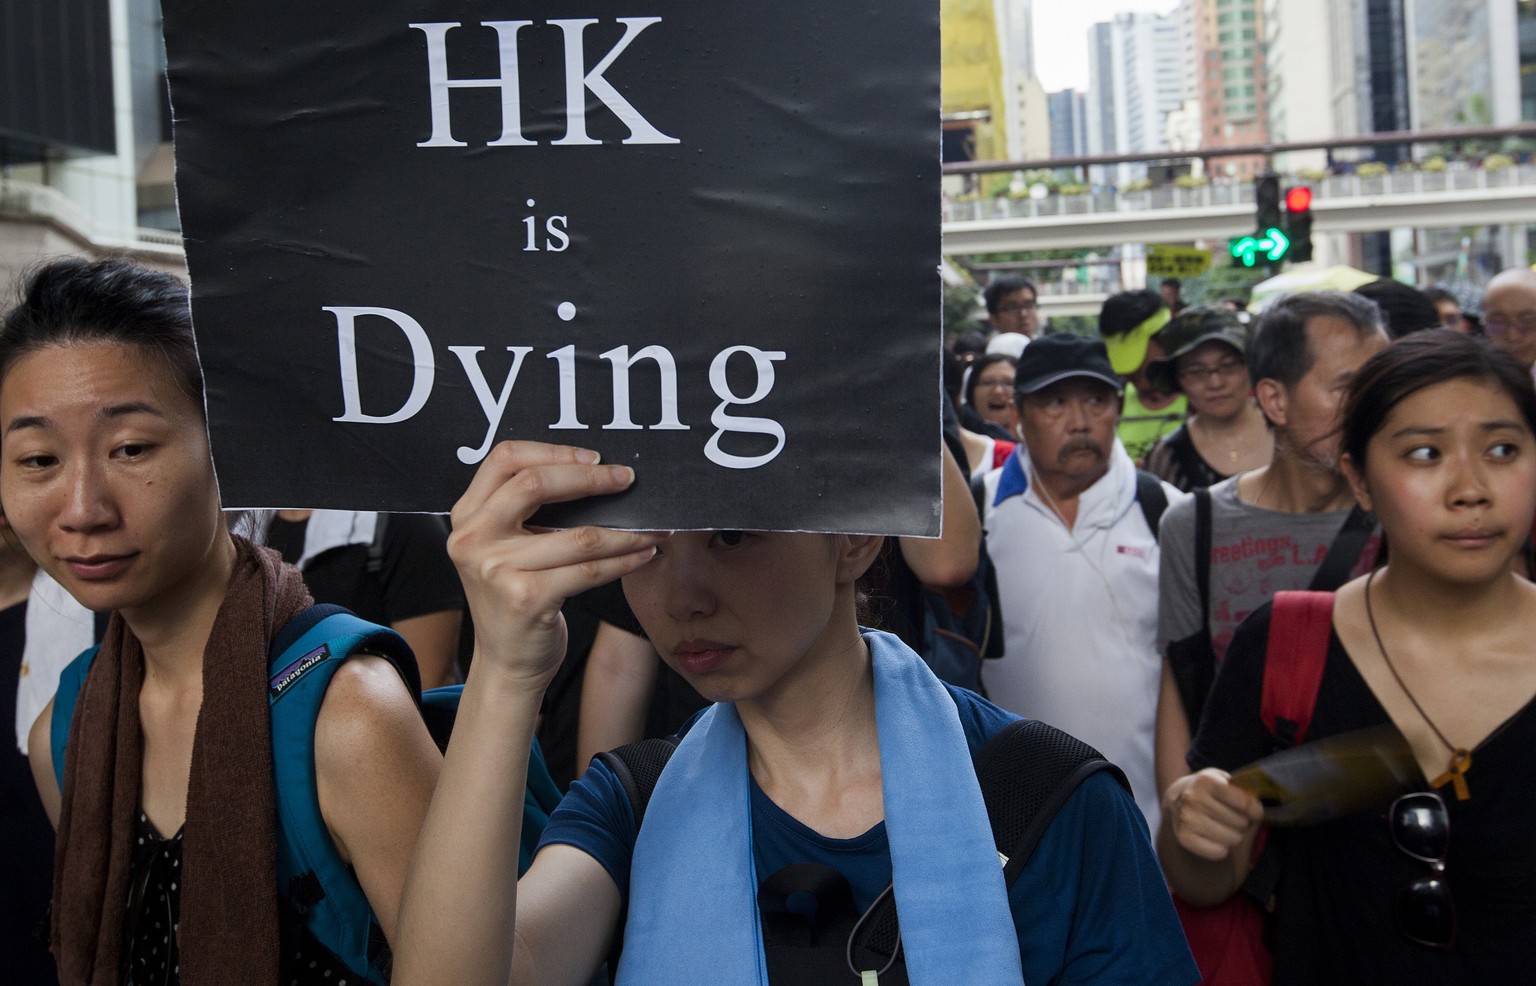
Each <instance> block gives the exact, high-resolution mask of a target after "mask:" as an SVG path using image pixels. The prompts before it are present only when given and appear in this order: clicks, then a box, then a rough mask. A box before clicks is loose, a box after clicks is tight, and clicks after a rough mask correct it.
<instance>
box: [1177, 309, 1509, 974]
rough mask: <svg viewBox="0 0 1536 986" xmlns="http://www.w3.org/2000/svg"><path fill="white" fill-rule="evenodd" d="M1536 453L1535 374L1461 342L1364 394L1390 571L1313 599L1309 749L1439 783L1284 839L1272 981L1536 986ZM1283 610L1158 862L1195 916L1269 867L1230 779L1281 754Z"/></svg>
mask: <svg viewBox="0 0 1536 986" xmlns="http://www.w3.org/2000/svg"><path fill="white" fill-rule="evenodd" d="M1533 436H1536V391H1533V389H1532V384H1531V377H1530V375H1529V374H1528V373H1527V372H1526V371H1525V369H1524V368H1523V367H1521V366H1520V365H1519V364H1518V363H1517V362H1516V361H1515V360H1514V359H1513V358H1511V357H1510V356H1508V355H1507V354H1505V353H1501V352H1499V351H1497V350H1494V349H1492V348H1489V347H1487V346H1485V345H1483V344H1482V343H1481V342H1480V341H1479V340H1476V339H1474V338H1471V337H1468V336H1465V335H1461V334H1459V333H1454V332H1450V331H1446V330H1435V331H1430V332H1423V333H1419V334H1416V335H1413V336H1410V337H1408V338H1406V339H1403V340H1401V341H1399V342H1397V343H1396V344H1394V345H1393V346H1391V347H1390V348H1388V349H1385V350H1383V351H1381V352H1380V353H1378V354H1377V355H1375V356H1373V357H1372V358H1371V359H1370V360H1369V361H1368V362H1367V363H1366V364H1365V365H1364V366H1363V367H1361V369H1360V370H1359V372H1358V373H1357V374H1356V375H1355V377H1354V379H1353V381H1352V382H1351V384H1350V387H1349V393H1348V396H1347V399H1346V403H1345V408H1344V426H1343V447H1344V450H1345V458H1344V469H1345V472H1346V473H1347V475H1348V477H1349V480H1350V483H1351V485H1352V486H1353V487H1354V492H1355V496H1356V498H1357V499H1358V500H1359V501H1360V503H1361V505H1362V506H1364V507H1366V508H1367V509H1369V510H1373V511H1375V513H1376V515H1377V517H1379V518H1380V521H1381V526H1382V530H1383V532H1384V533H1385V535H1386V538H1387V542H1388V544H1389V546H1390V551H1391V560H1390V562H1389V563H1388V564H1387V565H1386V567H1384V568H1381V569H1378V570H1377V571H1375V572H1373V573H1372V574H1370V575H1368V576H1365V577H1363V578H1360V579H1357V580H1355V581H1354V582H1351V583H1349V584H1347V585H1345V586H1344V587H1343V588H1342V589H1340V590H1339V592H1338V593H1337V595H1336V597H1335V598H1334V599H1333V600H1329V599H1328V598H1326V597H1323V598H1321V599H1318V600H1316V602H1317V603H1319V604H1320V605H1321V607H1322V608H1321V610H1320V616H1321V619H1320V621H1319V626H1320V631H1319V633H1318V638H1317V649H1318V650H1321V651H1323V654H1322V655H1321V661H1320V668H1321V675H1320V678H1318V679H1317V691H1316V695H1315V701H1314V703H1313V705H1312V713H1311V717H1310V725H1309V726H1308V727H1307V731H1306V734H1305V736H1304V737H1303V738H1304V739H1306V740H1312V739H1323V738H1325V737H1330V736H1337V735H1339V734H1344V733H1350V732H1353V731H1355V730H1360V729H1365V728H1368V727H1383V726H1387V727H1389V728H1390V727H1395V728H1396V730H1397V731H1399V732H1400V733H1401V735H1402V737H1403V738H1404V739H1405V740H1406V742H1407V745H1408V746H1409V747H1410V748H1411V749H1412V753H1413V758H1414V759H1416V760H1417V762H1418V766H1419V768H1420V770H1421V771H1422V777H1421V778H1419V781H1420V783H1419V785H1418V787H1419V789H1418V790H1416V791H1412V792H1410V793H1406V794H1404V795H1403V796H1402V797H1401V798H1398V799H1397V800H1396V801H1395V802H1393V803H1391V804H1390V806H1389V805H1387V804H1382V805H1379V806H1375V807H1374V808H1373V809H1371V810H1367V811H1358V812H1354V813H1353V814H1347V815H1345V817H1341V818H1336V819H1334V820H1332V821H1325V822H1321V823H1318V824H1315V825H1309V826H1304V827H1300V828H1289V829H1281V828H1273V829H1271V830H1270V831H1269V834H1268V838H1267V847H1266V848H1265V850H1264V853H1265V856H1266V859H1265V863H1266V865H1267V864H1268V863H1269V862H1271V861H1278V863H1279V865H1280V867H1281V870H1280V874H1281V875H1280V879H1279V882H1278V889H1277V890H1276V891H1275V893H1277V895H1278V906H1277V907H1276V909H1275V910H1274V916H1273V925H1272V928H1271V930H1272V932H1273V942H1274V944H1275V951H1274V982H1275V983H1276V984H1277V986H1280V984H1289V983H1296V984H1300V983H1306V984H1319V983H1323V984H1326V983H1362V982H1413V983H1497V982H1529V981H1530V980H1531V975H1532V970H1533V968H1536V966H1533V963H1532V959H1531V945H1530V943H1531V940H1532V938H1533V937H1536V849H1533V843H1532V841H1531V839H1530V825H1529V819H1530V817H1531V813H1532V811H1533V810H1536V784H1533V783H1532V775H1531V769H1530V750H1531V748H1532V746H1533V745H1536V702H1533V698H1532V696H1533V695H1536V660H1532V656H1531V639H1532V635H1533V633H1536V586H1532V584H1531V583H1530V582H1528V581H1527V580H1525V579H1524V578H1522V577H1520V576H1518V575H1516V574H1514V573H1513V572H1512V571H1511V563H1512V562H1513V560H1514V559H1515V558H1516V556H1517V555H1519V554H1520V553H1521V552H1523V551H1524V550H1525V549H1526V547H1527V544H1528V538H1529V535H1530V530H1531V518H1532V516H1533V514H1536V437H1533ZM1290 602H1291V600H1287V603H1290ZM1280 605H1281V604H1280V603H1277V604H1276V606H1277V607H1278V606H1280ZM1330 605H1331V632H1330V622H1329V609H1328V607H1329V606H1330ZM1279 612H1280V610H1279V609H1278V608H1277V609H1275V610H1273V611H1272V610H1271V608H1270V607H1269V606H1265V607H1263V608H1261V609H1259V610H1257V611H1256V612H1255V613H1254V614H1253V615H1252V616H1250V617H1249V618H1248V619H1247V620H1246V621H1244V623H1243V624H1242V626H1241V627H1239V629H1238V631H1237V635H1236V636H1235V637H1234V638H1233V641H1232V646H1231V649H1230V650H1229V651H1228V652H1227V657H1226V660H1225V662H1223V664H1222V667H1221V671H1220V674H1219V675H1218V677H1217V679H1216V685H1215V689H1214V690H1213V692H1212V693H1211V698H1210V701H1209V702H1208V703H1207V705H1206V715H1205V718H1204V720H1203V722H1202V723H1201V725H1200V730H1199V734H1198V735H1197V736H1196V737H1195V741H1194V746H1193V749H1192V750H1191V752H1190V755H1189V763H1190V766H1191V767H1193V768H1195V769H1196V770H1197V773H1194V774H1191V775H1189V776H1186V777H1183V778H1181V779H1179V780H1178V781H1175V782H1174V784H1173V785H1172V786H1171V787H1170V788H1169V790H1168V792H1167V793H1166V794H1165V796H1164V801H1163V805H1164V808H1163V825H1162V831H1161V833H1160V836H1159V843H1158V844H1159V849H1160V851H1161V855H1162V859H1163V864H1164V867H1165V868H1166V870H1167V872H1168V878H1169V883H1170V884H1171V885H1172V886H1173V888H1174V890H1175V891H1176V892H1177V893H1179V894H1180V895H1181V896H1182V897H1184V898H1185V899H1186V900H1188V901H1190V902H1192V903H1195V904H1200V905H1214V904H1217V903H1219V902H1222V901H1224V900H1227V899H1228V898H1231V897H1232V895H1233V894H1234V893H1237V892H1239V888H1240V887H1244V884H1245V882H1246V881H1247V879H1248V877H1249V874H1250V871H1251V870H1252V868H1253V863H1252V860H1253V847H1254V844H1255V840H1256V838H1257V834H1258V830H1259V822H1260V820H1261V819H1262V818H1263V815H1264V808H1263V805H1261V803H1260V802H1259V800H1258V799H1257V798H1255V797H1254V796H1253V795H1251V794H1249V793H1247V792H1246V791H1244V790H1242V789H1240V788H1239V787H1238V786H1236V785H1235V784H1233V783H1231V782H1230V775H1229V774H1228V773H1227V771H1231V770H1235V769H1237V768H1238V767H1240V766H1242V765H1244V764H1247V763H1249V762H1251V761H1253V760H1256V759H1258V758H1260V757H1262V756H1264V755H1266V754H1268V753H1270V752H1271V751H1272V750H1273V749H1274V748H1275V745H1276V741H1275V739H1274V737H1272V736H1271V733H1270V731H1269V729H1268V728H1266V726H1265V725H1264V724H1263V723H1262V722H1261V721H1260V709H1261V708H1262V707H1263V700H1262V699H1261V693H1262V692H1263V691H1264V690H1266V689H1272V688H1274V687H1276V682H1277V681H1278V680H1279V679H1275V680H1274V681H1266V677H1267V676H1266V668H1267V667H1268V665H1269V664H1270V662H1272V661H1275V660H1279V659H1280V658H1278V657H1277V656H1276V655H1277V654H1279V653H1280V652H1281V649H1282V648H1284V649H1285V652H1286V654H1287V655H1288V656H1290V657H1291V658H1292V659H1293V660H1294V659H1296V658H1298V657H1299V656H1300V655H1299V654H1295V653H1293V651H1295V650H1296V648H1295V647H1294V646H1292V645H1288V644H1286V642H1285V640H1286V634H1285V633H1284V632H1282V633H1280V634H1277V635H1276V636H1275V637H1274V638H1271V637H1270V636H1269V631H1270V626H1271V623H1272V622H1276V621H1277V617H1276V615H1275V614H1277V613H1279ZM1307 653H1311V654H1313V655H1314V656H1317V655H1316V652H1315V651H1311V650H1310V649H1309V651H1308V652H1307ZM1299 663H1301V662H1300V661H1298V664H1299ZM1292 721H1293V722H1296V721H1297V720H1294V719H1293V720H1292ZM1276 722H1277V724H1278V723H1279V720H1276ZM1276 853H1277V854H1278V855H1273V854H1276ZM1260 872H1263V870H1262V869H1261V871H1260ZM1271 882H1272V881H1271ZM1243 892H1245V893H1251V892H1252V891H1251V889H1249V890H1245V891H1243ZM1268 894H1269V891H1268V890H1261V891H1260V893H1259V896H1260V897H1261V899H1266V898H1267V897H1268Z"/></svg>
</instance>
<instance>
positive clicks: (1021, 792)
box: [597, 719, 1130, 986]
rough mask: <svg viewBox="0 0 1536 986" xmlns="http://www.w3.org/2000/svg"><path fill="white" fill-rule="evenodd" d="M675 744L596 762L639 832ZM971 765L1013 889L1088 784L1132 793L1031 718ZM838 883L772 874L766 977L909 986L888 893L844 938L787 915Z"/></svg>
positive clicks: (648, 744)
mask: <svg viewBox="0 0 1536 986" xmlns="http://www.w3.org/2000/svg"><path fill="white" fill-rule="evenodd" d="M678 742H679V740H678V738H677V737H676V736H669V737H667V738H665V739H649V740H642V741H641V742H639V743H631V744H629V745H628V746H622V747H620V748H618V749H617V750H613V751H610V752H607V753H600V754H598V756H597V759H598V760H600V761H601V762H602V763H604V764H605V765H607V767H608V769H609V770H611V771H612V772H613V773H614V775H615V777H616V778H617V779H618V781H619V783H620V785H621V786H622V787H623V788H624V791H625V793H626V794H627V795H628V797H629V802H630V807H631V808H632V809H633V811H634V814H635V825H636V827H637V828H638V827H639V826H640V825H642V824H644V820H645V809H646V806H647V804H649V802H650V799H651V795H652V793H653V792H654V791H655V790H656V783H657V781H659V780H660V778H661V772H662V770H663V769H665V768H666V765H667V762H668V761H669V760H670V759H671V756H672V752H673V751H674V750H675V749H676V748H677V744H678ZM975 766H976V779H977V781H978V782H979V783H980V786H981V795H982V800H983V801H984V802H985V803H986V806H987V818H988V821H989V822H990V823H991V826H992V837H993V840H994V842H995V843H996V845H997V847H998V852H999V853H1001V854H1002V855H1003V856H1004V857H1006V862H1005V863H1003V864H1002V865H1003V878H1004V880H1005V882H1006V883H1007V884H1008V885H1009V886H1012V885H1013V883H1014V881H1015V880H1017V879H1018V878H1019V875H1020V874H1021V873H1022V872H1023V871H1024V867H1025V865H1026V864H1028V862H1029V860H1030V857H1031V856H1033V854H1034V851H1035V847H1036V846H1038V845H1039V843H1040V839H1041V838H1042V837H1043V836H1044V835H1045V832H1046V830H1047V829H1048V828H1049V827H1050V824H1051V821H1052V820H1053V819H1054V818H1055V817H1056V813H1057V812H1058V811H1060V810H1061V807H1062V806H1063V805H1064V804H1066V802H1067V799H1068V798H1070V797H1071V796H1072V793H1073V792H1074V791H1076V790H1077V788H1078V786H1079V785H1081V784H1082V782H1083V781H1084V780H1086V779H1087V778H1088V777H1090V776H1092V775H1093V774H1096V773H1098V772H1099V771H1108V772H1109V773H1110V775H1111V776H1113V777H1114V778H1115V780H1116V781H1118V782H1119V783H1120V785H1121V786H1122V787H1123V788H1125V790H1126V791H1127V792H1129V791H1130V784H1129V782H1127V781H1126V779H1125V775H1124V773H1122V772H1121V770H1120V768H1119V767H1116V766H1115V765H1114V764H1112V763H1110V762H1109V761H1108V760H1106V759H1104V757H1103V756H1102V755H1101V754H1100V753H1099V752H1098V751H1097V750H1095V749H1094V748H1093V747H1091V746H1089V745H1088V744H1086V743H1084V742H1082V741H1081V740H1078V739H1076V738H1074V737H1072V736H1069V735H1067V734H1066V733H1064V732H1062V731H1061V730H1059V729H1056V728H1054V727H1052V726H1048V725H1046V724H1045V723H1043V722H1039V721H1037V720H1033V719H1020V720H1017V721H1015V722H1011V723H1009V724H1008V725H1007V726H1005V727H1003V728H1002V729H1001V730H999V731H998V732H997V733H996V734H995V735H994V736H993V737H992V739H991V740H989V741H988V742H987V745H986V746H985V747H983V748H982V750H981V752H980V753H979V754H977V756H976V760H975ZM840 879H841V876H840V875H839V874H836V873H835V871H830V870H828V868H827V867H819V866H814V865H808V864H798V865H796V866H790V867H786V868H785V869H784V870H781V871H780V872H779V873H776V874H773V876H772V877H770V878H769V879H768V880H767V881H765V882H764V885H763V886H762V887H760V888H759V891H760V892H759V897H758V903H759V907H760V909H762V910H763V929H764V938H763V944H764V947H765V951H766V954H767V961H768V974H769V975H768V978H769V981H770V982H772V983H774V986H798V984H801V983H806V984H812V983H814V984H821V983H834V984H835V983H844V982H846V983H850V984H853V983H858V982H859V981H860V980H859V972H860V971H862V970H865V969H873V970H876V971H878V972H880V982H881V983H882V984H889V986H902V984H905V983H906V982H907V979H906V969H905V963H904V962H902V961H901V955H900V952H901V928H900V925H899V923H898V921H897V916H896V900H895V896H894V894H893V893H892V888H891V887H890V886H889V885H887V886H886V888H885V890H884V891H883V892H882V893H881V894H880V895H879V896H878V897H877V898H876V899H875V902H874V904H872V905H871V906H870V908H869V909H868V910H867V911H865V912H864V913H863V914H862V915H860V916H858V918H857V920H856V921H854V922H853V926H852V929H851V930H850V931H848V932H847V933H846V934H844V933H843V927H842V926H841V925H840V926H838V927H837V933H836V934H830V935H829V934H820V935H818V934H815V933H811V934H807V933H806V932H805V931H804V930H803V927H802V925H803V922H800V921H797V920H795V919H794V917H793V916H786V915H792V912H797V911H798V910H803V906H802V905H801V904H799V903H796V901H797V895H801V894H810V895H811V897H812V898H814V899H815V900H816V901H817V910H821V911H827V912H833V911H836V910H837V908H838V907H839V906H840V904H839V902H840V901H841V898H842V895H843V894H844V893H846V881H843V882H842V884H841V886H839V885H838V883H837V881H838V880H840ZM803 899H804V898H803V897H802V898H798V900H803ZM850 913H852V912H851V911H850ZM845 923H846V922H845ZM620 926H621V927H622V918H621V923H620ZM620 947H621V942H616V943H615V947H614V950H613V951H612V952H611V953H610V956H609V969H610V971H612V972H615V973H616V971H617V969H618V961H617V959H618V954H619V949H620Z"/></svg>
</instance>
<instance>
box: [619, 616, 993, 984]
mask: <svg viewBox="0 0 1536 986" xmlns="http://www.w3.org/2000/svg"><path fill="white" fill-rule="evenodd" d="M864 640H865V642H866V643H867V644H868V645H869V649H870V653H871V655H872V658H873V666H874V680H875V724H876V729H877V730H878V733H879V738H880V770H881V778H882V788H883V800H884V806H885V823H886V832H887V835H888V839H889V842H890V847H891V869H892V873H893V883H894V884H895V894H896V912H897V915H898V917H899V919H900V922H901V935H902V942H903V947H904V949H905V956H906V963H907V974H908V978H909V979H910V981H911V983H912V986H959V984H965V986H994V984H995V986H1004V984H1006V986H1020V984H1022V983H1023V972H1022V970H1021V968H1020V964H1019V943H1018V937H1017V934H1016V932H1015V931H1014V926H1013V918H1012V915H1011V914H1010V912H1009V907H1008V891H1007V888H1006V887H1005V886H1004V884H1003V874H1002V869H1001V866H1000V864H999V862H998V856H997V848H996V846H995V845H994V843H993V841H992V830H991V826H990V825H989V823H988V821H987V811H986V805H985V804H984V803H983V801H982V797H981V788H980V786H979V784H978V783H977V781H976V772H975V768H974V766H973V765H972V762H971V755H970V749H969V747H968V746H967V745H966V739H965V732H964V730H963V729H962V728H961V725H960V717H959V713H958V712H957V710H956V708H955V702H954V699H953V698H951V697H950V695H949V692H948V691H946V690H945V688H944V686H943V685H942V684H940V682H939V680H938V679H937V678H935V677H934V676H933V673H932V672H931V671H929V670H928V666H927V665H926V664H924V663H923V661H922V658H920V657H918V655H917V654H915V653H913V651H912V650H911V649H909V648H908V647H907V646H906V645H905V644H903V643H902V642H901V640H900V639H899V638H897V637H895V636H892V635H891V634H888V633H881V632H879V631H873V630H869V631H865V632H864ZM618 981H619V983H620V986H662V984H665V986H766V984H767V982H768V973H767V966H766V963H765V959H764V955H763V942H762V934H761V931H760V928H759V916H758V910H757V874H756V869H755V867H754V865H753V855H752V820H751V797H750V774H749V772H748V767H747V737H746V733H745V731H744V730H743V728H742V724H741V718H740V717H739V716H738V715H737V714H736V708H735V706H733V705H728V704H717V705H715V706H713V707H711V708H710V709H708V710H707V711H706V712H705V713H704V714H703V715H702V716H700V717H699V720H698V722H696V723H695V724H694V727H693V728H692V729H691V730H689V732H688V735H687V736H685V737H684V738H683V741H682V743H681V744H680V745H679V746H678V748H677V751H676V752H675V753H673V755H672V759H671V761H670V762H669V763H668V764H667V767H666V770H664V771H663V772H662V775H661V779H660V780H659V781H658V782H657V785H656V790H655V793H654V794H653V795H652V796H651V800H650V803H649V804H648V806H647V807H646V812H645V823H644V825H642V826H641V829H640V835H639V838H638V839H637V840H636V843H635V853H634V862H633V863H632V865H631V869H630V892H629V919H628V923H627V924H626V925H625V928H624V952H623V957H622V959H621V960H620V963H619V976H618Z"/></svg>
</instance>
